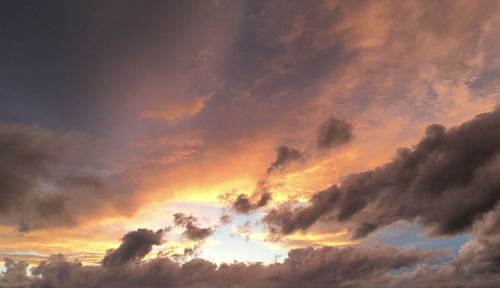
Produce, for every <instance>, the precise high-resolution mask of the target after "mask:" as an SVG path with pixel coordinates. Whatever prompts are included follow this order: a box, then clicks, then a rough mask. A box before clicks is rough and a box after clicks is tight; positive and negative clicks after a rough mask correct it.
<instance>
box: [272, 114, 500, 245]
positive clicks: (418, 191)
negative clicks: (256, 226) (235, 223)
mask: <svg viewBox="0 0 500 288" xmlns="http://www.w3.org/2000/svg"><path fill="white" fill-rule="evenodd" d="M499 154H500V111H499V110H495V111H493V112H490V113H484V114H480V115H478V116H476V117H475V118H474V119H472V120H470V121H468V122H465V123H463V124H462V125H460V126H458V127H454V128H450V129H448V130H447V129H445V128H444V127H443V126H440V125H431V126H429V127H428V128H427V130H426V135H425V137H424V138H423V139H422V140H421V141H420V142H419V143H417V145H415V146H414V147H413V148H411V149H408V148H404V149H400V150H399V151H398V152H397V154H396V155H395V156H394V158H393V160H392V161H391V162H389V163H387V164H385V165H383V166H381V167H378V168H375V169H373V170H370V171H366V172H362V173H358V174H353V175H349V176H346V177H344V178H343V179H342V181H341V183H340V185H339V187H338V188H337V187H336V186H332V187H331V188H330V189H327V190H326V191H323V192H320V193H318V194H316V195H315V196H314V197H313V198H312V199H311V203H310V205H309V206H307V207H299V208H295V209H293V207H288V208H287V209H279V208H277V209H274V210H271V211H270V212H269V214H268V216H266V218H265V219H264V221H265V222H266V223H267V224H268V225H269V227H270V228H271V231H274V232H276V233H278V234H279V233H282V234H288V233H291V232H293V231H295V230H299V229H307V228H308V227H310V226H311V225H312V224H314V223H315V222H316V221H318V220H320V219H323V220H324V221H326V222H327V223H328V222H330V223H332V224H335V223H337V224H338V223H340V224H341V225H345V226H348V227H351V230H352V235H353V236H354V237H355V238H361V237H364V236H366V235H367V234H368V233H370V232H372V231H374V230H376V229H378V228H379V227H381V226H385V225H388V224H391V223H393V222H396V221H399V220H409V221H414V220H416V221H418V222H419V223H421V224H423V225H424V227H425V228H426V229H427V230H428V231H429V232H430V233H431V234H437V235H449V234H455V233H459V232H462V231H465V230H467V229H470V227H471V226H472V224H473V223H474V222H475V221H476V220H478V219H480V218H481V217H482V216H483V215H484V214H485V213H487V212H488V211H491V210H492V209H493V208H494V207H495V205H496V203H497V202H498V199H499V198H500V178H499V177H498V175H499V174H498V171H500V158H499ZM316 197H326V198H327V199H330V200H332V201H321V203H320V204H317V203H316V201H315V200H314V199H315V198H316ZM342 223H344V224H342Z"/></svg>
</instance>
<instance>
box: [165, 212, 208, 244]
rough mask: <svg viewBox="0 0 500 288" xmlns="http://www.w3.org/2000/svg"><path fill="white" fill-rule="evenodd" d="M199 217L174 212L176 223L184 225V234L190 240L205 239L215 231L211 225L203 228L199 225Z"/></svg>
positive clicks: (180, 225)
mask: <svg viewBox="0 0 500 288" xmlns="http://www.w3.org/2000/svg"><path fill="white" fill-rule="evenodd" d="M197 222H198V219H197V218H196V217H194V216H186V215H184V214H183V213H175V214H174V224H175V225H176V226H179V227H184V228H185V230H184V232H182V235H183V236H184V237H186V238H187V239H189V240H193V241H203V240H205V239H206V238H208V237H209V236H210V235H212V234H213V233H214V229H213V228H211V227H206V228H202V227H199V226H198V223H197Z"/></svg>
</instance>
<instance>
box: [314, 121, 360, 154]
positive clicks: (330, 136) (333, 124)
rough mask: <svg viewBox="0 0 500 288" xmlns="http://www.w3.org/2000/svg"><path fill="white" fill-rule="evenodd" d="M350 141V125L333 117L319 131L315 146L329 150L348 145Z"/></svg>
mask: <svg viewBox="0 0 500 288" xmlns="http://www.w3.org/2000/svg"><path fill="white" fill-rule="evenodd" d="M351 139H352V125H351V124H350V123H348V122H346V121H344V120H341V119H337V118H335V117H331V118H329V119H328V120H327V121H326V122H325V123H323V124H322V125H321V127H320V129H319V133H318V139H317V142H316V145H317V147H318V148H320V149H329V148H334V147H338V146H341V145H343V144H346V143H348V142H349V141H351Z"/></svg>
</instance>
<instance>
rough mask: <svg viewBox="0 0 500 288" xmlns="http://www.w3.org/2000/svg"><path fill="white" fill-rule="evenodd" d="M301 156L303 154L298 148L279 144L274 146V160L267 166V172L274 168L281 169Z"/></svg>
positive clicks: (302, 156) (301, 157)
mask: <svg viewBox="0 0 500 288" xmlns="http://www.w3.org/2000/svg"><path fill="white" fill-rule="evenodd" d="M303 158H304V155H303V154H302V152H300V151H299V150H297V149H295V148H293V147H290V146H279V147H278V148H276V160H274V162H273V163H271V165H270V166H269V168H267V174H269V173H271V172H273V171H275V170H282V169H284V168H285V167H286V166H287V165H289V164H290V163H292V162H295V161H299V160H301V159H303Z"/></svg>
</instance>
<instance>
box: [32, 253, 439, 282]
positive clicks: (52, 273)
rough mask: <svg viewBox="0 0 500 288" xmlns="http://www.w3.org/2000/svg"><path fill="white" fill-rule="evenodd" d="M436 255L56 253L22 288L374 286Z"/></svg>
mask: <svg viewBox="0 0 500 288" xmlns="http://www.w3.org/2000/svg"><path fill="white" fill-rule="evenodd" d="M436 256H438V254H436V253H435V252H426V251H423V250H419V249H405V250H398V249H396V248H393V247H386V246H380V247H374V248H333V247H323V248H319V249H312V248H303V249H295V250H291V251H290V252H289V253H288V258H286V259H285V260H284V262H283V263H275V264H269V265H263V264H258V263H256V264H244V263H233V264H221V265H220V266H217V265H215V264H214V263H211V262H209V261H206V260H203V259H194V260H191V261H189V262H187V263H184V264H180V263H177V262H174V261H172V260H170V259H169V258H156V259H153V260H148V261H144V262H142V263H137V264H136V265H124V266H120V267H116V269H103V268H102V267H98V266H84V265H82V264H81V263H79V262H68V261H66V260H65V259H64V257H63V256H62V255H59V256H53V257H51V258H50V259H49V260H47V261H44V262H42V263H41V264H40V265H38V266H37V267H35V268H34V269H33V271H32V273H33V275H35V276H36V278H31V281H32V283H31V284H30V285H29V286H28V285H26V286H23V287H33V288H34V287H37V288H41V287H53V288H69V287H79V286H83V287H103V288H106V287H124V288H127V287H137V288H138V287H141V288H142V287H144V288H149V287H151V288H152V287H172V288H176V287H178V288H181V287H182V288H188V287H189V288H194V287H206V288H213V287H242V288H244V287H248V288H250V287H252V288H259V287H262V288H264V287H276V288H280V287H283V288H285V287H287V288H293V287H297V288H298V287H318V288H322V287H325V288H326V287H332V286H334V287H373V285H377V283H381V281H388V280H389V279H391V276H389V275H388V273H389V272H391V271H395V270H397V269H400V268H404V267H412V266H414V265H416V264H418V263H420V262H422V261H427V260H430V259H432V258H435V257H436Z"/></svg>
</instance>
